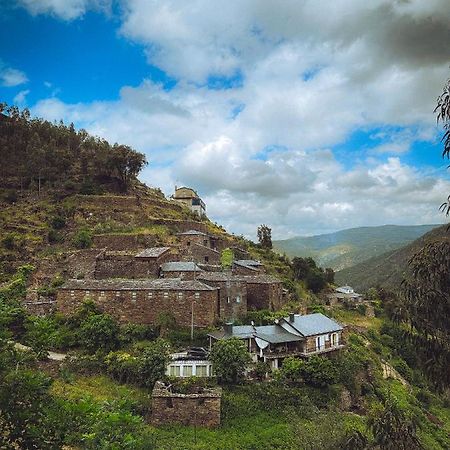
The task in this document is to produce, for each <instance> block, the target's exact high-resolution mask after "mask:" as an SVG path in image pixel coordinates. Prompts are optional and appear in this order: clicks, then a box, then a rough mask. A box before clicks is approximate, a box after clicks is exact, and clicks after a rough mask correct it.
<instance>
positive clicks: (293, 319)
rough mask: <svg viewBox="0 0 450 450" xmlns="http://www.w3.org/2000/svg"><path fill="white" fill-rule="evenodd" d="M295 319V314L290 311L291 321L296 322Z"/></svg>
mask: <svg viewBox="0 0 450 450" xmlns="http://www.w3.org/2000/svg"><path fill="white" fill-rule="evenodd" d="M294 321H295V314H294V313H289V322H294Z"/></svg>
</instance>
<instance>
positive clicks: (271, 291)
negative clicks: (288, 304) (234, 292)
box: [247, 281, 283, 311]
mask: <svg viewBox="0 0 450 450" xmlns="http://www.w3.org/2000/svg"><path fill="white" fill-rule="evenodd" d="M282 306H283V286H282V284H281V282H273V283H257V282H251V281H248V282H247V307H248V309H249V310H260V309H270V310H272V311H276V310H279V309H281V308H282Z"/></svg>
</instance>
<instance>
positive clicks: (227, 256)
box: [220, 248, 234, 269]
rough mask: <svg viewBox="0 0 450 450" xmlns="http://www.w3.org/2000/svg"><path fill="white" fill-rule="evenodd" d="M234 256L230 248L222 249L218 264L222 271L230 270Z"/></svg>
mask: <svg viewBox="0 0 450 450" xmlns="http://www.w3.org/2000/svg"><path fill="white" fill-rule="evenodd" d="M233 260H234V254H233V250H231V248H224V249H223V250H222V253H221V254H220V264H221V266H222V269H231V266H232V265H233Z"/></svg>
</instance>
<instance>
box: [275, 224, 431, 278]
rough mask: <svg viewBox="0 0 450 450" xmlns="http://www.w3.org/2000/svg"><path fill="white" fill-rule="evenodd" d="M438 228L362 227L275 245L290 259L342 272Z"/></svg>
mask: <svg viewBox="0 0 450 450" xmlns="http://www.w3.org/2000/svg"><path fill="white" fill-rule="evenodd" d="M437 226H438V225H413V226H399V225H384V226H379V227H359V228H350V229H347V230H342V231H337V232H336V233H329V234H321V235H317V236H309V237H301V236H298V237H294V238H290V239H285V240H280V241H274V248H275V249H276V250H278V251H279V252H281V253H285V254H286V255H287V256H289V257H294V256H301V257H307V256H311V257H312V258H314V259H315V260H316V261H317V263H318V264H319V265H320V266H322V267H331V268H333V269H334V270H342V269H345V268H347V267H351V266H354V265H355V264H358V263H361V262H363V261H366V260H368V259H370V258H373V257H376V256H379V255H382V254H384V253H386V252H389V251H394V250H396V249H398V248H400V247H402V246H404V245H406V244H409V243H410V242H412V241H414V240H415V239H417V238H419V237H420V236H422V235H423V234H425V233H427V232H428V231H430V230H432V229H433V228H435V227H437Z"/></svg>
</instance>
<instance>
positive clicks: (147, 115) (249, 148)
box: [33, 0, 450, 237]
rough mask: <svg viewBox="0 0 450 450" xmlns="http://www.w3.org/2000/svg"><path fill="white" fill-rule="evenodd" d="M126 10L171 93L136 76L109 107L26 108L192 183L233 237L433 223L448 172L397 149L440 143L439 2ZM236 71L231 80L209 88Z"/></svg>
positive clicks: (443, 45)
mask: <svg viewBox="0 0 450 450" xmlns="http://www.w3.org/2000/svg"><path fill="white" fill-rule="evenodd" d="M34 3H36V5H38V4H39V5H40V7H39V8H40V9H36V12H35V13H40V12H52V13H53V14H56V15H59V16H60V17H62V18H66V19H70V18H74V17H78V16H80V15H82V14H83V12H84V11H85V10H86V8H88V7H91V6H92V5H93V3H89V5H88V2H87V1H82V0H79V1H78V2H77V1H74V2H73V3H70V5H72V6H71V8H72V9H70V8H68V9H67V11H66V12H65V13H63V12H62V11H61V10H59V9H58V7H57V5H59V3H58V2H57V1H56V0H54V1H50V0H47V2H44V1H43V0H42V1H40V2H34ZM45 5H47V6H45ZM49 5H51V6H49ZM77 5H78V6H77ZM44 6H45V7H44ZM122 6H123V16H122V24H121V33H123V35H125V36H127V37H128V38H130V39H132V40H134V41H138V42H140V43H142V44H143V45H144V46H145V48H146V52H147V56H148V59H149V61H150V62H151V63H152V64H156V65H157V66H158V67H160V68H161V69H162V70H164V71H166V72H168V73H169V74H170V75H172V76H174V77H175V78H176V79H177V80H178V83H177V85H176V86H175V88H173V89H171V90H165V89H163V87H162V86H160V85H158V84H155V83H152V82H151V81H146V80H144V81H143V82H142V83H141V85H139V86H124V87H123V88H122V89H121V92H120V98H119V100H117V101H113V102H105V101H103V102H93V103H91V104H83V103H79V104H65V103H63V102H62V101H60V100H59V99H58V98H49V99H45V100H42V101H40V102H38V104H37V105H35V107H34V108H33V110H34V112H36V113H37V114H38V115H40V116H44V117H47V118H50V119H54V120H59V119H60V118H64V119H65V120H66V121H74V122H76V123H77V125H79V126H83V127H85V128H87V129H88V130H89V131H90V132H92V133H94V134H97V135H101V136H103V137H105V138H108V139H109V140H111V141H112V142H114V141H120V142H124V143H127V144H130V145H132V146H133V147H135V148H136V149H138V150H140V151H144V152H146V154H147V155H148V159H149V160H150V166H149V167H148V168H147V169H146V170H145V171H144V173H143V179H144V180H145V181H147V182H149V183H150V184H153V185H157V186H161V187H162V188H163V189H164V190H165V191H166V193H167V194H170V193H171V191H172V189H173V185H174V184H175V183H183V184H190V185H193V186H194V187H196V188H197V189H198V190H199V192H200V193H201V194H202V195H203V196H204V197H205V200H206V202H207V204H208V211H209V214H210V216H211V217H212V218H213V219H216V220H218V221H219V222H221V223H224V224H225V225H226V226H228V227H229V228H230V229H231V230H232V231H235V232H236V233H244V234H246V235H249V236H251V237H254V234H255V230H256V227H257V226H258V225H259V224H260V223H262V222H267V223H269V225H271V226H272V228H273V234H274V236H275V237H282V236H284V235H290V234H292V233H312V232H324V231H329V230H334V229H338V228H345V227H351V226H358V225H368V224H373V225H375V224H383V223H424V222H438V221H442V219H443V218H442V217H441V216H440V215H439V213H438V211H437V206H438V205H439V204H440V202H441V200H442V198H443V197H444V196H445V195H446V193H447V192H448V191H449V190H450V184H449V182H448V180H446V179H442V178H439V174H425V172H423V171H422V172H420V171H419V170H418V169H417V168H414V167H412V166H409V165H407V164H405V163H404V161H403V160H402V157H403V155H404V154H406V153H407V152H408V151H409V150H410V148H411V147H412V146H413V144H414V143H416V142H418V141H433V140H434V139H435V138H436V127H435V118H434V117H433V113H432V111H433V106H434V101H435V99H436V97H437V95H438V94H439V93H440V91H441V88H442V85H443V84H444V82H445V80H446V78H447V76H448V65H447V59H448V49H447V43H448V41H449V39H450V10H449V9H448V8H446V7H445V6H446V1H445V0H440V1H438V0H430V1H429V2H421V1H418V0H417V1H416V0H414V1H409V2H391V1H387V0H376V1H373V2H360V1H359V0H358V1H357V0H336V1H334V2H327V13H326V14H324V12H323V5H321V2H317V0H310V1H304V2H298V1H294V0H286V1H284V2H276V1H272V0H267V1H264V2H261V1H257V0H247V1H242V0H239V1H237V0H230V1H227V2H222V4H221V5H220V8H218V6H217V3H215V2H211V1H206V0H193V1H191V2H185V1H181V0H180V1H177V0H167V1H164V2H158V1H149V0H129V1H127V2H123V4H122ZM70 11H71V12H70ZM63 14H66V17H64V16H63ZM237 73H240V74H242V82H241V84H238V85H232V86H226V87H227V89H219V90H214V89H209V88H208V86H207V83H206V81H207V80H208V78H209V77H211V76H219V77H220V76H223V77H233V76H235V75H236V74H237ZM225 84H226V83H225ZM371 129H378V130H382V131H381V132H380V133H378V135H377V136H373V140H372V141H370V140H369V142H367V143H366V148H362V149H360V150H359V151H355V152H354V153H352V156H350V154H349V156H348V157H349V158H354V160H352V161H351V162H348V163H346V164H344V162H343V161H342V159H337V157H336V156H335V155H334V154H333V152H332V151H331V150H329V149H330V148H333V147H334V146H336V145H337V144H342V143H343V142H345V140H346V139H347V138H348V137H349V135H350V134H351V133H352V132H353V131H355V130H366V131H367V130H371ZM383 133H384V134H383ZM442 176H444V173H442Z"/></svg>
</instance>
